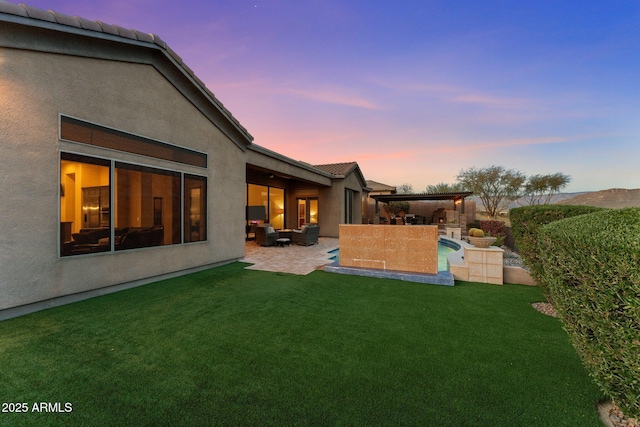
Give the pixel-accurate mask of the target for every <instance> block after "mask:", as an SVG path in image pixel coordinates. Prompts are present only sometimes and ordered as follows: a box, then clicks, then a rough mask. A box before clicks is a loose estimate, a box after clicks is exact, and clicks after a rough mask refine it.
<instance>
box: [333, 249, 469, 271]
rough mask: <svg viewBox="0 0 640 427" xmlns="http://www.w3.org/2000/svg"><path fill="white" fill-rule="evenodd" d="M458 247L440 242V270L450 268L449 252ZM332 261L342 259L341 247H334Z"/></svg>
mask: <svg viewBox="0 0 640 427" xmlns="http://www.w3.org/2000/svg"><path fill="white" fill-rule="evenodd" d="M456 250H457V249H454V248H452V247H450V246H447V245H444V244H443V243H442V242H439V243H438V271H448V270H449V261H448V260H447V254H450V253H451V252H455V251H456ZM329 253H330V254H331V255H332V256H331V258H330V259H331V260H332V261H336V262H337V261H338V260H339V259H340V249H339V248H338V249H334V250H332V251H330V252H329Z"/></svg>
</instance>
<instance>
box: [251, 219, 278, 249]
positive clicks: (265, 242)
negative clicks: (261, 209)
mask: <svg viewBox="0 0 640 427" xmlns="http://www.w3.org/2000/svg"><path fill="white" fill-rule="evenodd" d="M279 238H280V235H279V234H278V232H277V231H276V230H275V229H274V228H273V226H272V225H271V224H261V225H259V226H257V227H256V243H257V244H259V245H260V246H274V245H275V244H276V240H278V239H279Z"/></svg>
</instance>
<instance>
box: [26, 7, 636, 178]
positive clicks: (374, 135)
mask: <svg viewBox="0 0 640 427" xmlns="http://www.w3.org/2000/svg"><path fill="white" fill-rule="evenodd" d="M25 3H26V4H28V5H30V6H34V7H39V8H43V9H52V10H55V11H59V12H62V13H66V14H68V15H78V16H82V17H84V18H88V19H92V20H101V21H104V22H106V23H109V24H116V25H120V26H123V27H126V28H135V29H137V30H140V31H144V32H148V33H156V34H158V35H159V36H160V37H161V38H162V39H163V40H165V41H166V42H167V43H168V44H169V45H170V46H171V47H172V48H173V49H174V50H175V51H176V52H177V53H178V54H179V55H180V56H181V57H182V58H183V59H184V61H185V62H186V63H187V64H188V65H189V67H190V68H192V69H193V70H194V71H195V73H196V74H197V75H198V76H199V77H200V79H201V80H203V81H204V82H205V83H206V84H207V86H208V87H209V89H211V91H212V92H213V93H214V94H216V96H217V97H218V98H219V99H220V101H221V102H222V103H223V104H224V105H225V106H226V107H227V108H228V109H229V110H230V111H231V112H232V113H233V115H234V116H235V117H236V118H237V119H238V120H239V121H240V122H241V123H242V124H243V125H244V126H245V127H246V128H247V129H248V130H249V132H250V133H251V134H252V135H253V136H254V138H255V143H257V144H259V145H262V146H264V147H267V148H270V149H272V150H275V151H277V152H280V153H282V154H284V155H287V156H289V157H292V158H294V159H297V160H303V161H306V162H309V163H313V164H320V163H334V162H343V161H353V160H355V161H357V162H358V164H359V165H360V168H361V169H362V172H363V173H364V175H365V177H366V178H367V179H372V180H375V181H379V182H383V183H386V184H392V185H399V184H403V183H410V184H412V185H413V189H414V191H423V190H424V188H425V187H426V185H428V184H437V183H439V182H454V181H455V176H456V175H457V174H458V173H459V172H460V170H461V169H466V168H469V167H472V166H476V167H484V166H490V165H494V164H495V165H501V166H505V167H506V168H514V169H517V170H520V171H521V172H523V173H525V174H527V175H531V174H538V173H540V174H545V173H554V172H563V173H565V174H568V175H570V176H571V178H572V182H571V184H570V185H569V186H568V187H567V188H566V190H565V191H588V190H602V189H607V188H612V187H621V188H639V187H640V117H639V116H640V78H639V76H638V70H639V69H640V31H638V30H637V28H638V26H639V24H640V2H638V1H636V0H632V1H629V0H619V1H615V2H609V1H589V0H582V1H547V0H539V1H535V2H525V1H520V0H518V1H481V0H457V1H446V0H442V1H430V0H421V1H397V2H370V1H354V0H341V1H337V0H309V1H305V0H297V1H295V0H280V1H278V0H273V1H262V0H253V1H244V0H225V1H222V0H206V1H205V0H201V1H196V0H183V1H180V2H176V1H166V0H156V1H151V0H92V1H90V2H88V1H86V0H56V1H53V0H34V1H25Z"/></svg>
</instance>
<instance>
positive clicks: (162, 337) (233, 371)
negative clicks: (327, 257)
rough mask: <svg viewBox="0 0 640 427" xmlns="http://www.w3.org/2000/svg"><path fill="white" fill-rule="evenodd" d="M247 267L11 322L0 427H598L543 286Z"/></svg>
mask: <svg viewBox="0 0 640 427" xmlns="http://www.w3.org/2000/svg"><path fill="white" fill-rule="evenodd" d="M243 267H244V264H240V263H235V264H231V265H228V266H224V267H220V268H216V269H212V270H208V271H204V272H201V273H197V274H192V275H189V276H184V277H180V278H177V279H171V280H166V281H162V282H158V283H154V284H151V285H147V286H143V287H140V288H136V289H131V290H128V291H123V292H119V293H116V294H111V295H107V296H103V297H99V298H95V299H92V300H88V301H84V302H80V303H76V304H71V305H68V306H64V307H59V308H55V309H50V310H47V311H43V312H39V313H34V314H31V315H28V316H24V317H21V318H17V319H12V320H7V321H4V322H0V402H26V403H28V404H29V407H30V409H31V407H32V405H33V403H34V402H61V403H62V406H63V407H64V403H65V402H70V403H71V404H72V405H73V412H71V413H33V412H30V413H22V414H7V413H0V425H78V426H80V425H82V426H89V425H100V426H103V425H114V426H115V425H132V426H133V425H135V426H142V425H149V426H160V425H171V426H174V425H278V426H281V425H394V426H396V425H420V426H514V425H519V426H563V425H566V426H600V425H601V423H600V421H599V419H598V418H597V413H596V409H595V405H596V404H597V402H598V400H599V399H601V394H600V392H599V391H598V388H597V387H596V386H595V385H594V384H593V382H592V381H591V379H590V378H589V377H588V376H587V374H586V371H585V370H584V368H583V367H582V365H581V363H580V360H579V359H578V357H577V355H576V353H575V351H574V350H573V348H572V347H571V346H570V344H569V340H568V338H567V335H566V333H565V332H564V331H563V330H562V327H561V325H560V322H559V321H558V320H557V319H553V318H550V317H547V316H544V315H542V314H540V313H538V312H537V311H535V310H534V309H533V308H531V306H530V303H531V302H533V301H541V300H542V296H541V293H540V290H539V289H537V288H532V287H526V286H516V285H505V286H494V285H484V284H477V283H464V282H461V283H460V282H459V283H457V285H456V286H455V287H444V286H434V285H423V284H415V283H406V282H399V281H392V280H382V279H370V278H362V277H355V276H341V275H334V274H330V273H324V272H320V271H318V272H314V273H312V274H310V275H308V276H293V275H287V274H279V273H267V272H260V271H251V270H244V269H243Z"/></svg>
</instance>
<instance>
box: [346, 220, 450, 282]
mask: <svg viewBox="0 0 640 427" xmlns="http://www.w3.org/2000/svg"><path fill="white" fill-rule="evenodd" d="M339 245H340V266H344V267H361V268H373V269H380V270H395V271H407V272H414V273H427V274H438V226H436V225H414V226H407V227H399V226H390V225H355V224H340V227H339Z"/></svg>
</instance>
